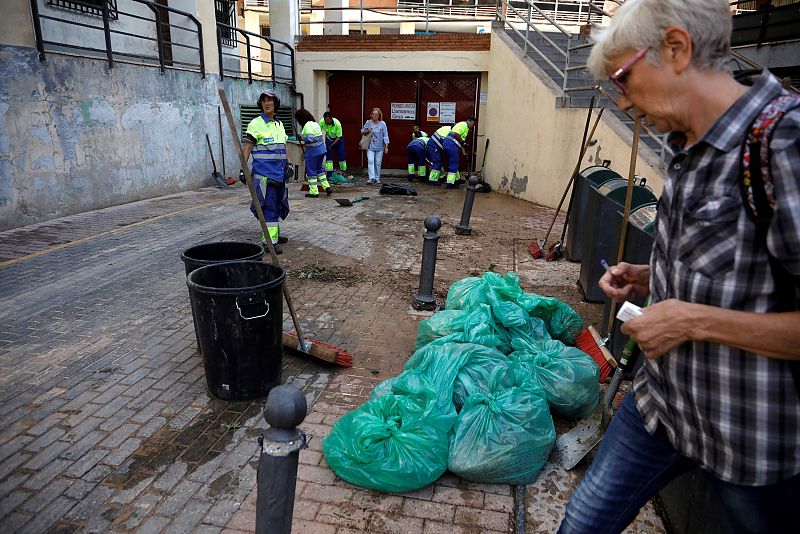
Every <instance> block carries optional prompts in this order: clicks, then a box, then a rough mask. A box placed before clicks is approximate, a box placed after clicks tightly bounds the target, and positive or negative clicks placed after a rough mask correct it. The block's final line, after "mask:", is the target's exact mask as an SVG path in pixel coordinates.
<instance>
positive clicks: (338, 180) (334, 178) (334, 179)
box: [328, 171, 356, 184]
mask: <svg viewBox="0 0 800 534" xmlns="http://www.w3.org/2000/svg"><path fill="white" fill-rule="evenodd" d="M328 181H329V182H331V183H332V184H348V183H353V182H355V181H356V179H355V178H353V179H352V180H350V179H348V178H346V177H344V176H342V175H341V174H339V173H338V172H336V171H334V172H333V174H332V175H331V177H330V178H328Z"/></svg>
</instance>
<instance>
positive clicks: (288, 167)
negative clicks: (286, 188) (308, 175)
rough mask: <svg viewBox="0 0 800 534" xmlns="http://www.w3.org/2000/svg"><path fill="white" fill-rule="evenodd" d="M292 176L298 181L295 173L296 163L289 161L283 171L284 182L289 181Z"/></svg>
mask: <svg viewBox="0 0 800 534" xmlns="http://www.w3.org/2000/svg"><path fill="white" fill-rule="evenodd" d="M292 178H294V179H295V181H297V176H296V175H295V173H294V165H292V164H291V163H287V164H286V169H284V171H283V180H284V182H288V181H289V180H291V179H292Z"/></svg>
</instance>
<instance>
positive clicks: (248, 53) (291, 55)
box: [217, 22, 295, 87]
mask: <svg viewBox="0 0 800 534" xmlns="http://www.w3.org/2000/svg"><path fill="white" fill-rule="evenodd" d="M221 30H228V31H229V32H230V31H234V32H236V33H238V34H241V35H242V36H243V37H244V41H245V49H246V54H245V55H246V57H247V81H248V83H249V84H250V83H253V74H254V73H253V60H252V54H251V49H253V48H257V49H259V50H267V48H265V47H262V46H257V45H253V44H251V43H250V38H251V37H254V38H256V39H261V40H263V41H266V42H267V43H269V45H270V47H269V52H270V59H269V61H266V60H264V59H258V63H260V64H261V65H270V67H271V74H270V75H269V76H266V75H263V77H264V78H267V79H269V80H271V81H272V82H278V81H281V82H289V83H290V84H291V86H292V87H294V84H295V71H294V49H293V48H292V47H291V46H289V44H288V43H285V42H283V41H279V40H278V39H272V38H270V37H267V36H264V35H261V34H259V33H254V32H250V31H247V30H243V29H241V28H237V27H236V26H230V25H228V24H224V23H222V22H218V23H217V48H218V50H219V62H220V68H219V75H220V78H224V77H225V65H224V63H223V60H224V56H228V57H236V58H238V59H239V64H240V65H241V60H242V59H243V57H242V55H241V53H238V54H231V53H228V54H226V53H224V52H223V46H222V31H221ZM237 42H238V41H237ZM275 45H281V46H284V47H285V48H286V49H288V50H289V51H288V52H286V51H283V50H276V47H275ZM276 54H277V55H281V56H289V63H288V64H285V63H276V62H275V55H276ZM275 67H283V68H288V69H289V71H290V73H291V75H290V76H289V77H288V78H287V77H285V76H276V75H275ZM239 72H240V73H241V67H240V70H239ZM255 74H256V78H258V77H259V73H255ZM228 76H231V75H230V74H229V75H228ZM233 77H238V76H233Z"/></svg>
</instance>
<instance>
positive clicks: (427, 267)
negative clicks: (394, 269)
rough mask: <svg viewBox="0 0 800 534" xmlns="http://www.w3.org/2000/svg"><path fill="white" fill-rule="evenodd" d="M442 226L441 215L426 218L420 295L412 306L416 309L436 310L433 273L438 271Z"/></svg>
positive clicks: (420, 273)
mask: <svg viewBox="0 0 800 534" xmlns="http://www.w3.org/2000/svg"><path fill="white" fill-rule="evenodd" d="M441 227H442V221H441V219H439V217H437V216H435V215H431V216H430V217H427V218H426V219H425V229H426V230H427V232H426V233H425V237H424V241H423V244H422V269H420V272H419V295H417V296H416V297H415V298H414V304H412V306H413V307H414V309H415V310H429V311H430V310H435V309H436V297H434V296H433V274H434V272H435V271H436V247H437V245H438V244H439V234H437V233H436V232H437V231H438V230H439V228H441Z"/></svg>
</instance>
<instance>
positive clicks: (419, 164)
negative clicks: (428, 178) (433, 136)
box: [406, 130, 428, 182]
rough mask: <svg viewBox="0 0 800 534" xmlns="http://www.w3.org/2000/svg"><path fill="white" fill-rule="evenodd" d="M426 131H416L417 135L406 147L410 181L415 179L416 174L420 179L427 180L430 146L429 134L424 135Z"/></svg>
mask: <svg viewBox="0 0 800 534" xmlns="http://www.w3.org/2000/svg"><path fill="white" fill-rule="evenodd" d="M424 133H425V132H420V131H419V130H415V131H414V135H415V136H416V137H415V138H414V140H413V141H411V142H410V143H409V144H408V147H406V153H407V154H408V181H409V182H413V181H414V175H415V174H416V175H417V176H419V179H420V181H425V175H426V174H427V171H428V169H427V167H426V166H425V165H426V164H427V153H426V152H427V150H426V149H427V146H428V136H427V135H424Z"/></svg>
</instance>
